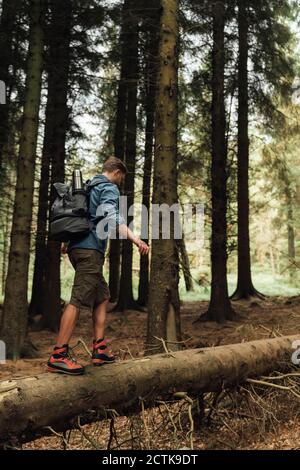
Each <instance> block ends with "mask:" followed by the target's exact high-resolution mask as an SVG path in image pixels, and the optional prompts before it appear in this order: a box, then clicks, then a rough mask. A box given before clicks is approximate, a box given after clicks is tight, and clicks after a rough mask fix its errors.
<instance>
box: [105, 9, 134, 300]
mask: <svg viewBox="0 0 300 470" xmlns="http://www.w3.org/2000/svg"><path fill="white" fill-rule="evenodd" d="M129 6H130V1H129V0H125V1H124V4H123V10H122V29H121V34H120V45H121V71H120V80H119V85H118V98H117V113H116V122H115V133H114V148H115V156H116V157H118V158H120V159H121V160H124V159H125V128H126V115H127V85H128V82H127V80H128V66H129V57H128V48H127V43H128V39H129V37H128V35H129V34H130V31H128V26H129ZM121 245H122V242H121V241H120V240H110V245H109V291H110V301H111V302H116V301H117V300H118V297H119V288H120V259H121Z"/></svg>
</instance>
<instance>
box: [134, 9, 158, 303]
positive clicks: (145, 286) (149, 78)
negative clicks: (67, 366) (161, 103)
mask: <svg viewBox="0 0 300 470" xmlns="http://www.w3.org/2000/svg"><path fill="white" fill-rule="evenodd" d="M158 6H159V2H158V1H156V2H155V4H154V7H156V8H157V9H158ZM145 23H146V32H147V35H148V37H147V44H146V58H145V60H146V63H147V66H146V72H145V82H146V85H145V95H146V103H145V113H146V127H145V154H144V155H145V157H144V169H143V197H142V221H141V226H142V240H143V241H144V242H145V243H147V244H148V243H149V213H150V192H151V173H152V159H153V141H154V112H155V91H156V80H157V60H158V46H159V34H158V26H159V14H158V11H157V12H155V14H154V15H153V16H151V17H150V18H149V16H148V15H147V16H146V19H145ZM148 295H149V255H146V256H141V257H140V276H139V290H138V304H139V305H141V306H142V307H145V306H146V305H147V303H148Z"/></svg>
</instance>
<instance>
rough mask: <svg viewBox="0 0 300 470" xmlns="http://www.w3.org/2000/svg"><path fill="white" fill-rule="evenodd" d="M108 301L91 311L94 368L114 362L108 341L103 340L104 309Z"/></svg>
mask: <svg viewBox="0 0 300 470" xmlns="http://www.w3.org/2000/svg"><path fill="white" fill-rule="evenodd" d="M107 304H108V299H106V300H104V301H103V302H101V303H100V304H98V305H97V307H96V308H94V310H93V331H94V341H93V353H92V363H93V365H94V366H102V365H103V364H107V363H111V362H114V361H115V357H114V355H113V353H112V351H111V349H110V348H109V346H108V344H109V343H108V340H107V339H105V338H104V335H105V334H104V329H105V320H106V307H107Z"/></svg>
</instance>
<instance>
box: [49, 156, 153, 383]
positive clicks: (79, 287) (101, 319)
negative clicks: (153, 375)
mask: <svg viewBox="0 0 300 470" xmlns="http://www.w3.org/2000/svg"><path fill="white" fill-rule="evenodd" d="M126 171H127V170H126V166H125V165H124V163H123V162H122V161H121V160H119V159H118V158H116V157H110V158H109V159H108V160H107V161H106V162H105V163H104V165H103V170H102V174H101V175H96V176H95V177H94V178H93V179H92V181H91V183H92V184H93V183H96V182H99V184H98V185H95V186H93V187H92V189H91V192H90V202H89V214H90V220H91V221H92V222H93V223H94V227H93V229H92V230H91V231H90V233H89V234H88V235H87V236H85V237H84V238H83V239H80V241H77V242H74V241H72V242H69V244H68V247H67V250H66V247H65V246H63V247H62V252H66V251H67V253H68V256H69V259H70V261H71V263H72V265H73V267H74V269H75V278H74V283H73V288H72V294H71V300H70V303H69V304H68V305H67V307H66V309H65V311H64V313H63V315H62V318H61V323H60V330H59V334H58V338H57V342H56V346H55V347H54V350H53V353H52V355H51V356H50V358H49V361H48V363H47V370H48V371H49V372H59V373H63V374H69V375H81V374H83V372H84V367H83V366H82V365H80V364H78V363H77V362H76V360H75V359H74V358H73V357H72V356H71V354H70V352H69V345H68V344H69V341H70V338H71V336H72V334H73V331H74V329H75V326H76V322H77V319H78V316H79V311H80V309H81V308H84V307H85V308H89V309H91V310H92V312H93V314H92V318H93V333H94V340H93V351H92V363H93V365H94V366H101V365H103V364H106V363H111V362H114V361H115V358H114V355H113V353H112V351H111V349H110V348H109V345H108V343H107V340H106V339H105V337H104V327H105V318H106V306H107V303H108V301H109V289H108V285H107V283H106V281H105V279H104V277H103V274H102V268H103V263H104V253H105V249H106V246H107V237H104V236H103V237H102V238H101V237H99V236H98V235H99V233H100V230H99V227H100V225H99V224H102V225H103V217H102V218H101V217H99V213H101V211H103V208H104V213H105V216H104V217H105V219H104V222H105V224H106V223H107V225H106V226H108V227H111V226H112V225H113V226H114V228H117V229H118V231H119V234H120V235H121V236H122V237H123V238H128V239H129V240H131V241H132V243H134V244H135V245H136V246H137V247H138V249H139V252H140V253H141V254H142V255H146V254H147V253H148V251H149V247H148V245H146V243H144V242H143V241H142V240H140V239H139V238H138V237H136V236H135V235H134V234H133V233H132V231H131V230H130V229H129V228H128V227H127V226H126V225H125V223H124V219H123V218H122V217H121V216H120V214H119V196H120V193H119V190H118V187H117V185H118V186H120V185H121V183H122V181H123V180H124V178H125V175H126ZM100 219H101V220H100ZM97 224H98V225H97Z"/></svg>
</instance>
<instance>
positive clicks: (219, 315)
mask: <svg viewBox="0 0 300 470" xmlns="http://www.w3.org/2000/svg"><path fill="white" fill-rule="evenodd" d="M212 10H213V53H212V63H213V78H212V92H213V97H212V169H211V188H212V189H211V191H212V238H211V276H212V280H211V297H210V304H209V307H208V312H207V313H206V314H204V315H203V316H202V317H200V321H205V320H208V321H216V322H218V323H224V322H225V321H226V320H232V319H233V318H234V311H233V309H232V307H231V304H230V300H229V297H228V285H227V223H226V213H227V190H226V182H227V177H226V163H227V152H226V118H225V102H224V67H225V50H224V28H225V5H224V1H223V0H222V1H219V0H218V1H216V2H215V3H214V4H213V6H212Z"/></svg>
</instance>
